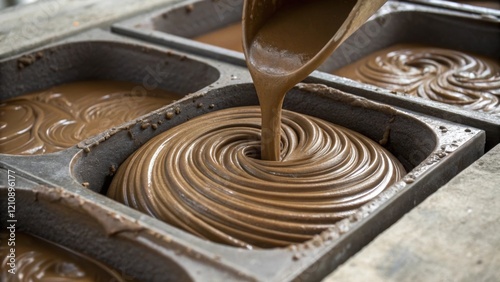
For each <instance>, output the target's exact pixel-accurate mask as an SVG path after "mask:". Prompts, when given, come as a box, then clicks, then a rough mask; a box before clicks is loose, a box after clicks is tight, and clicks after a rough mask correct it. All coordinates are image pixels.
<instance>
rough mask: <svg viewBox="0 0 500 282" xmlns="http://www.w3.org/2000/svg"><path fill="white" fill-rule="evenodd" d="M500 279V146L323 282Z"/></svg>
mask: <svg viewBox="0 0 500 282" xmlns="http://www.w3.org/2000/svg"><path fill="white" fill-rule="evenodd" d="M333 281H371V282H374V281H491V282H493V281H500V145H497V146H496V147H495V148H493V149H492V150H490V151H489V152H488V153H487V154H486V155H484V156H483V157H482V158H481V159H479V160H478V161H476V162H475V163H474V164H472V165H471V166H470V167H468V168H467V169H466V170H464V171H462V172H461V173H460V174H459V175H457V176H456V177H455V178H454V179H452V180H451V181H450V182H449V183H448V184H446V185H445V186H443V187H442V188H440V189H439V190H438V191H437V192H435V193H434V194H432V195H431V196H430V197H429V198H427V199H426V200H425V201H424V202H422V203H421V204H420V205H419V206H417V207H416V208H414V209H413V210H412V211H410V212H409V213H408V214H406V215H405V216H404V217H403V218H401V219H400V220H399V221H398V222H397V223H395V224H394V225H393V226H391V227H390V228H389V229H387V230H386V231H385V232H383V233H382V234H381V235H379V236H378V237H377V238H376V239H375V240H373V241H372V242H371V243H370V244H369V245H368V246H366V247H365V248H364V249H363V250H361V251H360V252H358V253H357V254H356V255H355V256H353V257H352V258H351V259H350V260H348V261H347V262H346V263H345V264H343V265H342V266H340V267H339V268H338V269H337V270H336V271H335V272H333V273H332V274H331V275H329V276H328V277H327V278H325V279H324V280H323V282H333Z"/></svg>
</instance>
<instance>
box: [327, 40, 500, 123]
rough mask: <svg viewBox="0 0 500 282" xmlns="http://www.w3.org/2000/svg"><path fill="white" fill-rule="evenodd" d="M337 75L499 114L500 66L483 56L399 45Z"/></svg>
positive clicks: (367, 58) (349, 66) (427, 47)
mask: <svg viewBox="0 0 500 282" xmlns="http://www.w3.org/2000/svg"><path fill="white" fill-rule="evenodd" d="M334 74H336V75H339V76H344V77H348V78H351V79H354V80H357V81H360V82H364V83H369V84H372V85H376V86H380V87H383V88H387V89H391V90H395V91H400V92H404V93H408V94H409V95H412V96H418V97H422V98H426V99H430V100H434V101H438V102H442V103H446V104H450V105H456V106H460V107H463V108H465V109H469V110H475V111H483V112H487V113H490V114H492V115H494V116H499V117H500V64H499V62H494V61H493V60H490V59H487V58H484V57H481V56H477V55H471V54H467V53H463V52H459V51H454V50H449V49H442V48H434V47H430V46H419V45H408V44H398V45H394V46H391V47H389V48H386V49H383V50H380V51H377V52H375V53H373V54H370V55H368V56H366V57H364V58H362V59H360V60H358V61H357V62H354V63H352V64H350V65H348V66H345V67H343V68H341V69H339V70H337V71H335V72H334Z"/></svg>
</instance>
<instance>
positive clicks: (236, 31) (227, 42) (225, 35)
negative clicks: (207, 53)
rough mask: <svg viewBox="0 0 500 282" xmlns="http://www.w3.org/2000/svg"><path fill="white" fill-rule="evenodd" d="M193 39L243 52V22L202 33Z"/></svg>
mask: <svg viewBox="0 0 500 282" xmlns="http://www.w3.org/2000/svg"><path fill="white" fill-rule="evenodd" d="M193 40H196V41H199V42H203V43H207V44H210V45H215V46H219V47H222V48H226V49H230V50H234V51H237V52H243V46H242V43H241V22H237V23H234V24H231V25H228V26H226V27H223V28H220V29H217V30H215V31H213V32H209V33H206V34H203V35H200V36H198V37H195V38H193Z"/></svg>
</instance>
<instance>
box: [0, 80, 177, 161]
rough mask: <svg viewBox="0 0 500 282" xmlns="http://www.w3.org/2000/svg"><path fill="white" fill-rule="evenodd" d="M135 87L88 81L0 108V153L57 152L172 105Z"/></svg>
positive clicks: (12, 101) (14, 100)
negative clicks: (134, 90)
mask: <svg viewBox="0 0 500 282" xmlns="http://www.w3.org/2000/svg"><path fill="white" fill-rule="evenodd" d="M133 87H134V85H133V84H129V83H124V82H113V81H84V82H75V83H69V84H65V85H61V86H57V87H53V88H51V89H49V90H47V91H41V92H36V93H32V94H27V95H22V96H19V97H15V98H12V99H9V100H7V101H5V102H2V103H0V116H2V120H1V121H0V153H4V154H18V155H32V154H45V153H52V152H57V151H60V150H63V149H66V148H69V147H71V146H73V145H75V144H77V143H78V142H80V141H82V140H84V139H86V138H89V137H91V136H93V135H96V134H98V133H100V132H103V131H105V130H107V129H109V128H111V127H113V126H117V125H119V124H122V123H124V122H126V121H129V120H133V119H134V118H137V117H139V116H141V115H143V114H146V113H148V112H150V111H152V110H155V109H157V108H159V107H160V106H161V105H165V104H168V103H170V102H171V101H172V99H173V97H174V95H172V94H169V93H165V92H163V91H158V90H157V91H154V92H150V93H133V91H132V90H133Z"/></svg>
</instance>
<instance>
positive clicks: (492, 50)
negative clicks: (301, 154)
mask: <svg viewBox="0 0 500 282" xmlns="http://www.w3.org/2000/svg"><path fill="white" fill-rule="evenodd" d="M413 2H420V1H413ZM435 2H439V1H435ZM241 5H242V1H236V0H222V1H196V0H195V1H186V2H182V3H179V4H176V5H173V6H171V7H167V8H165V9H163V10H159V11H155V12H153V13H149V14H144V15H141V16H137V17H134V18H132V19H128V20H125V21H123V22H119V23H116V24H114V25H113V26H112V30H113V31H114V32H116V33H119V34H123V35H127V36H132V37H135V38H139V39H141V40H145V41H149V42H153V43H157V44H161V45H165V46H170V47H172V48H176V49H179V50H185V51H188V52H191V53H194V54H199V55H202V56H206V57H211V58H215V59H217V60H222V61H225V62H230V63H232V64H236V65H242V66H244V65H245V61H244V56H243V54H242V53H239V52H235V51H233V50H228V49H224V48H221V47H218V46H213V45H208V44H205V43H201V42H197V41H194V40H192V39H190V38H192V37H194V36H197V35H200V34H203V33H206V32H208V31H212V30H215V29H218V28H221V27H224V26H227V25H228V24H232V23H235V22H238V21H240V18H241ZM456 6H460V7H463V5H456ZM485 10H486V11H487V12H488V14H485ZM397 43H412V44H429V45H432V46H436V47H442V48H449V49H453V50H460V51H466V52H472V53H475V54H479V55H483V56H486V57H489V58H491V59H494V60H496V61H500V51H499V50H500V18H499V17H498V16H497V15H496V11H495V10H493V9H485V8H481V7H475V6H468V5H466V7H465V10H464V9H450V7H448V6H447V5H439V3H433V4H432V5H422V4H419V3H405V2H402V1H388V3H386V4H385V5H384V6H383V7H382V8H381V9H380V10H379V11H378V12H377V14H375V15H374V16H373V17H372V18H371V19H370V20H369V21H368V22H367V23H366V24H365V25H364V26H362V27H361V28H360V29H359V30H358V31H357V32H355V33H354V34H353V35H352V36H351V37H350V38H348V39H347V40H346V41H345V42H344V43H343V44H342V45H341V46H340V47H339V48H338V49H337V50H336V51H335V52H334V54H333V55H332V56H331V57H330V58H329V59H328V60H327V61H326V62H325V63H324V64H323V65H322V66H320V67H319V68H318V71H316V72H314V73H312V75H311V76H310V77H309V78H308V79H306V80H305V81H306V82H318V83H323V84H326V85H329V86H332V87H334V88H338V89H340V90H343V91H347V92H349V91H356V93H357V95H360V96H362V97H365V98H368V99H371V100H375V101H379V102H383V103H387V104H390V105H394V106H398V107H401V108H405V109H409V110H411V111H415V112H420V113H423V114H426V115H430V116H434V117H437V118H441V119H446V120H449V121H452V122H457V123H461V124H465V125H469V126H472V127H476V128H480V129H483V130H484V131H486V150H489V149H490V148H492V147H493V146H495V145H496V144H498V143H500V118H498V117H495V116H492V115H490V114H487V113H483V112H476V111H471V110H465V109H462V108H459V107H456V106H452V105H447V104H443V103H439V102H435V101H431V100H427V99H423V98H419V97H412V96H408V95H404V94H403V93H399V92H397V93H394V91H392V92H391V91H389V90H386V89H383V88H380V87H373V86H369V85H367V84H364V83H359V82H356V81H353V80H351V79H347V78H343V77H339V76H335V75H332V74H330V73H332V72H333V71H334V70H336V69H339V68H341V67H342V66H345V65H348V64H350V63H352V62H355V61H356V60H358V59H360V58H362V57H364V56H366V55H368V54H370V53H372V52H374V51H377V50H380V49H382V48H385V47H388V46H391V45H393V44H397ZM365 89H370V91H369V92H365V91H364V90H365Z"/></svg>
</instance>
